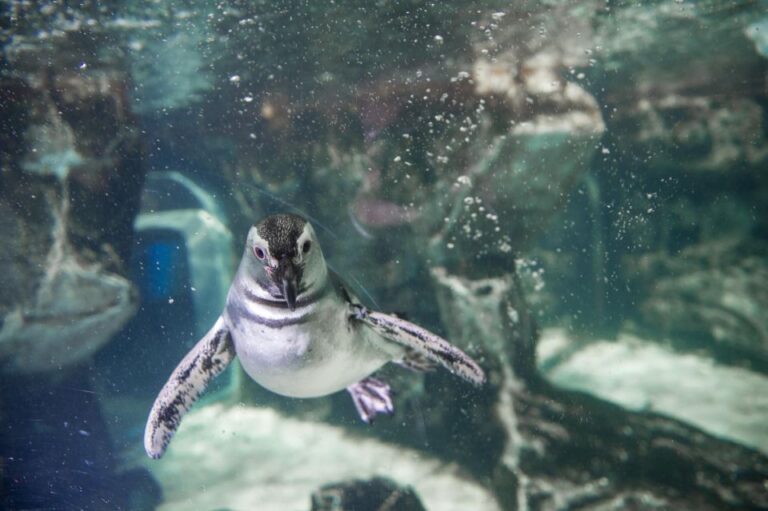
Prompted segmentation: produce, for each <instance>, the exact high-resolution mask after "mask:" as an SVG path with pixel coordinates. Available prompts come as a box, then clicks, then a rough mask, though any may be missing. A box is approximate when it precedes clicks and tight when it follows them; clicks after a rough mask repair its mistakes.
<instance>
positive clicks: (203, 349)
mask: <svg viewBox="0 0 768 511" xmlns="http://www.w3.org/2000/svg"><path fill="white" fill-rule="evenodd" d="M234 358H235V347H234V344H233V343H232V338H231V337H230V335H229V331H228V330H227V328H226V327H225V326H224V319H223V318H221V317H219V319H218V320H217V321H216V323H215V324H214V325H213V328H211V329H210V330H209V331H208V333H207V334H205V335H204V336H203V338H202V339H200V341H198V343H197V344H196V345H195V347H194V348H192V351H190V352H189V353H187V355H186V356H185V357H184V359H183V360H182V361H181V362H180V363H179V365H178V366H176V369H174V370H173V373H172V374H171V377H170V378H168V382H167V383H166V384H165V385H164V386H163V388H162V390H161V391H160V394H158V396H157V399H155V403H154V404H153V405H152V410H150V412H149V418H148V419H147V426H146V429H145V430H144V450H145V451H146V452H147V455H148V456H149V457H150V458H154V459H158V458H160V457H161V456H162V455H163V453H165V449H166V448H167V447H168V443H169V442H170V441H171V438H172V437H173V435H174V433H176V429H178V427H179V424H180V423H181V418H182V417H183V416H184V414H185V413H187V411H189V409H190V408H191V407H192V405H193V404H194V403H195V401H197V398H198V397H200V394H202V393H203V391H204V390H205V388H206V387H207V386H208V384H209V383H210V382H211V380H213V379H214V378H215V377H216V376H218V375H219V374H220V373H221V372H222V371H223V370H224V369H226V368H227V366H228V365H229V363H230V362H232V360H233V359H234Z"/></svg>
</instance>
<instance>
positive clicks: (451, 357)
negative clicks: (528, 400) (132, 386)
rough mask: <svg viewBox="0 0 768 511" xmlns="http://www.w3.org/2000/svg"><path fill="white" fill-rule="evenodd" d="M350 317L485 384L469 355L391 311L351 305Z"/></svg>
mask: <svg viewBox="0 0 768 511" xmlns="http://www.w3.org/2000/svg"><path fill="white" fill-rule="evenodd" d="M351 308H352V318H353V319H354V320H358V321H361V322H363V323H364V324H366V325H368V326H369V327H370V328H372V329H373V330H374V331H375V332H376V333H378V334H379V335H380V336H381V337H383V338H384V339H386V340H388V341H392V342H395V343H397V344H399V345H401V346H403V347H405V348H406V349H413V350H416V351H418V352H419V353H421V354H423V355H424V356H425V357H427V358H428V359H429V360H432V361H433V362H437V363H438V364H440V365H442V366H443V367H445V368H446V369H448V370H449V371H450V372H452V373H453V374H456V375H458V376H460V377H462V378H464V379H465V380H467V381H468V382H470V383H473V384H475V385H482V384H483V383H485V373H484V372H483V370H482V369H481V368H480V366H479V365H478V364H477V362H475V361H474V360H472V358H471V357H470V356H469V355H467V354H466V353H464V352H463V351H461V350H460V349H459V348H457V347H456V346H454V345H452V344H451V343H449V342H448V341H446V340H445V339H443V338H442V337H440V336H438V335H435V334H433V333H432V332H430V331H429V330H427V329H425V328H422V327H420V326H418V325H415V324H413V323H411V322H410V321H406V320H404V319H400V318H398V317H396V316H392V315H390V314H384V313H382V312H377V311H371V310H368V309H366V308H365V307H363V306H362V305H357V304H351Z"/></svg>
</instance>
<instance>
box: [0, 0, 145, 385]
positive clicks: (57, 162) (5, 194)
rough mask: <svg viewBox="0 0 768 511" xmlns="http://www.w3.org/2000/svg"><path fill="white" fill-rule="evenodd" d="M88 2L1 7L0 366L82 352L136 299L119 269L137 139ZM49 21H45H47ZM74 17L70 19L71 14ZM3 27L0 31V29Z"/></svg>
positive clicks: (34, 365)
mask: <svg viewBox="0 0 768 511" xmlns="http://www.w3.org/2000/svg"><path fill="white" fill-rule="evenodd" d="M98 13H99V10H98V9H97V8H93V9H91V8H90V7H87V6H85V7H83V9H82V11H80V10H77V9H76V10H73V11H72V12H70V13H69V14H70V15H71V16H72V18H71V19H69V22H68V21H67V16H65V15H63V13H62V12H61V11H59V9H58V7H56V6H54V7H51V8H48V9H41V10H39V11H38V10H28V9H26V7H25V6H21V5H16V6H15V8H14V9H13V10H12V11H11V15H12V16H13V17H14V23H12V24H11V26H10V27H9V28H8V31H9V34H10V35H11V36H12V37H11V38H10V40H9V41H10V42H9V43H8V44H6V45H4V46H3V48H2V51H3V57H4V63H5V64H7V65H5V66H3V67H2V69H0V168H1V170H2V172H0V234H1V235H2V237H3V239H4V240H5V242H4V246H3V250H2V252H1V253H0V318H2V322H0V365H1V366H2V367H3V369H4V370H5V371H12V372H24V373H29V372H46V371H52V370H59V369H62V368H71V367H72V366H73V365H76V364H78V363H82V362H83V361H85V360H87V359H88V358H89V357H90V356H91V355H92V354H93V353H94V352H95V351H96V350H97V349H98V348H99V347H101V346H102V345H104V343H105V342H107V341H108V340H109V338H110V337H111V336H112V335H113V334H114V333H115V332H116V331H117V330H119V329H120V327H121V326H122V325H123V324H124V323H125V322H126V321H127V320H128V318H130V316H131V315H132V314H133V312H134V310H135V308H136V296H135V293H134V290H133V286H132V285H131V283H130V282H129V280H128V279H127V277H126V273H127V270H126V264H125V262H126V261H127V260H128V257H129V251H130V246H131V238H132V226H133V219H134V216H135V214H136V211H137V208H138V201H139V195H140V188H141V185H142V181H143V176H144V167H143V164H142V148H141V144H140V142H139V137H138V130H137V127H136V121H135V119H134V118H133V117H132V114H131V111H130V107H129V102H128V94H127V89H128V87H129V84H130V77H129V76H128V74H127V73H126V71H125V70H124V69H123V68H122V67H121V66H120V65H119V63H118V61H117V60H116V59H115V54H114V53H109V52H108V51H105V52H103V53H102V52H100V51H99V48H100V47H99V44H100V43H102V42H103V41H104V37H105V31H104V29H103V27H102V26H101V25H100V24H99V23H93V24H91V26H90V28H85V24H84V23H85V22H84V20H85V19H86V18H87V17H88V16H96V17H98V16H99V14H98ZM54 20H55V21H54ZM78 20H79V21H82V22H83V24H80V23H79V21H78ZM9 34H8V33H6V35H9Z"/></svg>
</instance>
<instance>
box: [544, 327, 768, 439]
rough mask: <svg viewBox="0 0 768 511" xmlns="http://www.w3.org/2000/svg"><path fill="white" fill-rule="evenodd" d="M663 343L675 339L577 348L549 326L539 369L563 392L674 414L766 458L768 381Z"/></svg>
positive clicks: (620, 340)
mask: <svg viewBox="0 0 768 511" xmlns="http://www.w3.org/2000/svg"><path fill="white" fill-rule="evenodd" d="M663 342H669V340H668V339H665V340H664V341H659V340H657V339H649V338H646V337H638V336H636V335H632V334H629V333H626V332H622V333H621V334H620V335H619V336H618V337H617V338H616V339H610V340H608V339H599V340H597V339H596V340H591V341H589V342H586V343H579V342H577V341H576V340H575V339H574V336H573V334H571V333H569V332H568V331H566V330H564V329H560V328H551V329H545V330H543V331H542V336H541V342H540V344H539V347H538V355H539V357H540V360H539V365H540V367H541V368H542V373H543V374H544V375H546V377H547V378H548V379H549V380H550V381H552V382H553V383H555V384H557V385H558V386H561V387H563V388H568V389H574V390H579V391H582V392H588V393H590V394H592V395H595V396H598V397H600V398H603V399H606V400H609V401H612V402H614V403H617V404H619V405H621V406H623V407H624V408H627V409H630V410H636V411H653V412H655V413H660V414H663V415H666V416H668V417H674V418H676V419H679V420H682V421H685V422H686V423H688V424H691V425H693V426H696V427H697V428H700V429H702V430H704V431H707V432H708V433H711V434H713V435H715V436H718V437H720V438H726V439H728V440H731V441H734V442H738V443H740V444H742V445H746V446H748V447H752V448H755V449H759V450H760V451H762V452H763V453H766V454H768V436H766V434H765V424H766V423H767V422H768V378H767V377H766V376H765V375H761V374H759V373H755V372H752V371H749V370H747V369H743V368H740V367H732V366H728V365H724V364H721V363H719V362H718V361H716V360H715V359H713V358H712V357H711V356H709V355H707V354H701V353H680V352H679V351H678V350H675V349H673V348H672V347H670V346H667V345H664V344H663ZM649 367H653V368H654V370H653V371H652V372H649V371H648V368H649Z"/></svg>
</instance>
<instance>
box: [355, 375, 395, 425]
mask: <svg viewBox="0 0 768 511" xmlns="http://www.w3.org/2000/svg"><path fill="white" fill-rule="evenodd" d="M347 392H349V394H350V395H351V396H352V402H354V403H355V408H356V409H357V413H358V415H359V416H360V418H361V419H362V420H363V422H365V423H366V424H373V419H374V418H375V417H376V415H378V414H380V413H382V414H386V415H391V414H392V412H394V410H395V406H394V405H393V404H392V396H391V395H390V394H391V392H392V389H391V388H390V386H389V385H387V384H386V383H385V382H383V381H381V380H379V379H376V378H372V377H368V378H363V379H362V380H360V381H359V382H357V383H353V384H352V385H350V386H349V387H347Z"/></svg>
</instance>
